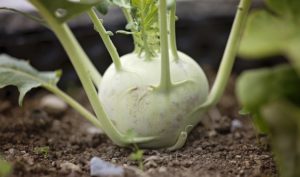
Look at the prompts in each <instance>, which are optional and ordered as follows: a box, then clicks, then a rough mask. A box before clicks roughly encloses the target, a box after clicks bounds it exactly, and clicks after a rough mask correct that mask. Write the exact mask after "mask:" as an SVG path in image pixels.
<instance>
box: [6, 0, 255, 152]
mask: <svg viewBox="0 0 300 177" xmlns="http://www.w3.org/2000/svg"><path fill="white" fill-rule="evenodd" d="M28 1H29V2H30V3H31V4H33V5H34V6H35V7H36V9H37V10H38V12H39V14H40V15H41V18H42V19H38V21H42V22H43V24H44V25H45V26H47V27H48V28H49V29H51V30H52V31H53V32H54V33H55V35H56V36H57V38H58V39H59V41H60V42H61V44H62V46H63V47H64V49H65V51H66V53H67V54H68V56H69V58H70V60H71V63H72V64H73V66H74V68H75V70H76V72H77V74H78V77H79V79H80V81H81V83H82V86H83V88H84V90H85V92H86V94H87V97H88V99H89V101H90V103H91V105H92V108H93V110H94V113H95V115H94V114H93V113H90V112H89V111H87V110H86V109H85V108H84V107H83V106H81V105H80V104H79V103H77V102H76V101H75V100H74V99H73V98H71V97H70V96H68V95H67V94H65V93H64V92H63V91H61V90H60V89H59V88H58V87H57V86H56V84H57V82H58V80H59V77H60V75H61V72H60V71H56V72H39V71H37V70H36V69H34V68H32V67H31V66H30V65H29V64H28V63H27V62H25V61H19V60H15V59H13V58H12V57H10V56H7V55H2V56H1V57H0V88H1V87H4V86H7V85H15V86H17V87H18V89H19V91H20V100H19V102H20V104H21V102H22V100H23V97H24V95H25V94H26V93H27V92H28V91H29V90H31V89H32V88H35V87H40V86H41V87H44V88H46V89H47V90H49V91H51V92H53V93H54V94H56V95H58V96H59V97H61V98H62V99H63V100H64V101H65V102H67V103H68V104H69V105H70V106H71V107H73V108H74V109H76V110H77V111H78V112H79V113H80V114H81V115H82V116H83V117H85V118H86V119H88V120H89V121H91V122H92V123H93V124H94V125H96V126H97V127H99V128H101V129H102V130H103V131H104V132H105V133H106V134H107V136H108V137H109V138H110V139H111V140H112V141H113V142H114V143H115V144H117V145H119V146H128V145H131V144H136V145H138V146H139V147H142V148H169V149H170V150H174V149H178V148H180V147H182V146H183V145H184V143H185V141H186V138H187V135H188V133H189V132H190V131H191V130H192V128H193V127H195V126H196V124H197V123H198V122H199V121H200V120H201V117H202V115H203V114H204V113H205V112H206V111H207V110H208V109H209V108H210V107H212V106H214V105H215V104H216V103H217V102H218V101H219V99H220V97H221V96H222V94H223V91H224V89H225V86H226V83H227V81H228V78H229V76H230V73H231V70H232V66H233V63H234V59H235V56H236V53H237V50H238V44H239V41H240V36H241V33H242V31H243V27H244V24H245V20H246V17H247V13H248V10H249V8H250V5H251V0H241V1H240V4H239V6H238V9H237V14H236V18H235V20H234V23H233V27H232V31H231V34H230V36H229V39H228V43H227V46H226V49H225V52H224V56H223V58H222V62H221V64H220V69H219V72H218V74H217V78H216V80H215V83H214V85H213V86H212V88H211V91H210V92H209V85H208V81H207V78H206V75H205V74H204V72H203V70H202V69H201V68H200V67H199V66H198V65H197V64H196V62H195V61H194V60H193V59H192V58H191V57H189V56H188V55H187V54H184V53H182V52H180V51H178V50H177V46H176V37H175V36H176V34H175V25H176V24H175V21H176V2H175V1H174V0H169V1H167V0H106V1H105V0H51V1H49V0H28ZM109 5H114V6H117V7H119V8H120V9H121V10H122V12H123V13H124V16H125V17H126V20H127V22H128V24H127V25H126V29H125V30H119V31H117V33H122V34H126V35H132V37H133V42H134V46H135V48H134V51H132V52H131V53H129V54H127V55H124V56H122V57H120V56H119V54H118V52H117V49H116V48H115V46H114V44H113V43H112V41H111V39H110V36H111V35H112V34H113V33H112V32H110V31H106V29H105V28H104V25H103V21H102V20H101V19H100V18H99V17H98V14H97V13H98V12H97V10H99V11H100V12H105V11H107V10H108V6H109ZM82 13H86V14H88V16H89V18H90V20H91V21H92V23H93V24H94V28H95V30H96V31H97V32H98V33H99V35H100V37H101V39H102V40H103V43H104V44H105V46H106V48H107V50H108V52H109V54H110V56H111V59H112V61H113V64H112V65H111V66H110V67H109V68H108V69H107V71H106V72H105V73H104V75H103V76H101V74H100V73H99V72H98V71H97V70H96V68H95V66H94V65H93V64H92V63H91V61H90V59H89V58H88V56H87V55H86V53H85V52H84V51H83V49H82V48H81V46H80V45H79V43H78V41H77V40H76V38H75V36H74V35H73V33H72V31H71V30H70V29H69V27H68V25H67V22H68V21H69V20H70V19H73V18H75V17H76V16H78V15H79V14H82ZM33 19H36V18H33ZM128 134H130V136H129V135H128ZM132 135H134V136H132Z"/></svg>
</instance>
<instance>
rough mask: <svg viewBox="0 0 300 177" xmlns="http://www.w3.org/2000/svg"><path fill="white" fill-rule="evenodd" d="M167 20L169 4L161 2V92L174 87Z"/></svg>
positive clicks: (161, 0) (160, 0)
mask: <svg viewBox="0 0 300 177" xmlns="http://www.w3.org/2000/svg"><path fill="white" fill-rule="evenodd" d="M167 18H168V17H167V2H166V0H159V22H160V50H161V79H160V85H159V87H158V88H159V90H161V91H169V89H170V87H171V86H172V82H171V71H170V56H169V43H168V25H167V23H168V22H167V21H168V20H167Z"/></svg>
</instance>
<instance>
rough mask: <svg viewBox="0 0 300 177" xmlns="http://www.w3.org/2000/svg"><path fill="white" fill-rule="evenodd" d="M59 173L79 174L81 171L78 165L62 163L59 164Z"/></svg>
mask: <svg viewBox="0 0 300 177" xmlns="http://www.w3.org/2000/svg"><path fill="white" fill-rule="evenodd" d="M60 168H61V171H63V172H70V171H71V172H80V171H81V169H80V167H79V166H78V165H75V164H74V163H71V162H64V163H61V164H60Z"/></svg>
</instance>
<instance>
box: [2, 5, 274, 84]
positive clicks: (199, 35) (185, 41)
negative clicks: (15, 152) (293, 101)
mask: <svg viewBox="0 0 300 177" xmlns="http://www.w3.org/2000/svg"><path fill="white" fill-rule="evenodd" d="M238 3H239V0H179V1H178V6H177V7H178V10H177V15H178V17H179V21H178V23H177V42H178V48H179V50H181V51H183V52H185V53H187V54H189V55H190V56H191V57H193V58H194V59H195V60H197V62H198V63H199V64H200V65H201V66H204V67H205V66H209V67H211V68H213V69H215V70H217V68H218V66H219V62H220V59H221V57H222V54H223V51H224V48H225V44H226V41H227V38H228V35H229V32H230V28H231V25H232V22H233V19H234V15H235V11H236V8H237V5H238ZM262 4H263V3H262V0H254V4H253V8H259V7H261V6H262ZM3 6H4V7H12V8H16V9H19V10H22V11H26V12H31V13H33V14H36V12H35V10H34V8H33V7H32V6H31V5H30V4H28V3H27V1H26V0H13V1H12V0H0V7H3ZM103 19H104V24H105V26H106V28H107V30H110V31H117V30H120V29H124V27H125V25H126V24H125V19H124V17H123V15H122V13H121V12H120V10H119V9H117V8H111V9H110V11H109V13H108V14H107V15H105V16H103ZM70 26H71V28H72V30H73V32H74V33H75V35H76V37H77V39H78V40H79V42H80V43H81V45H82V46H83V48H84V49H85V51H86V52H87V54H88V55H89V56H90V58H91V59H92V60H93V62H94V63H95V65H96V67H97V68H98V69H99V70H100V72H101V73H103V72H104V71H105V69H106V68H107V67H108V66H109V65H110V63H111V60H110V57H109V55H108V52H107V51H106V49H105V47H104V45H103V43H102V41H101V39H100V37H99V35H98V33H97V32H95V31H94V30H93V26H92V24H91V22H90V21H89V19H88V18H87V16H86V15H84V14H83V15H82V16H80V17H79V18H76V19H74V20H73V21H71V22H70ZM112 40H113V42H114V43H115V45H116V47H117V49H118V51H119V53H120V55H123V54H126V53H128V52H131V51H132V50H133V45H132V42H131V41H132V40H131V37H130V36H126V35H122V34H115V35H114V36H113V37H112ZM0 53H7V54H9V55H12V56H14V57H17V58H23V59H27V60H30V62H31V64H32V65H33V66H35V67H36V68H38V69H39V70H45V71H46V70H55V69H63V72H64V74H63V78H62V81H61V82H60V86H63V87H66V86H68V85H70V84H71V85H73V84H77V83H78V79H77V77H76V74H75V72H74V70H73V68H72V66H71V64H70V62H69V60H68V57H67V56H66V54H65V52H64V50H63V48H62V47H61V45H60V44H59V42H58V40H57V39H56V37H55V36H54V35H53V33H52V32H51V31H50V30H48V29H46V28H44V27H43V26H41V25H40V24H37V23H36V22H34V21H31V20H29V19H26V18H24V17H23V16H21V15H18V14H14V13H11V12H7V11H1V12H0ZM273 62H274V61H270V60H266V61H259V62H250V61H245V60H238V62H237V63H236V66H235V69H234V71H235V72H240V71H241V70H243V69H245V68H252V67H257V66H264V65H269V64H272V63H273Z"/></svg>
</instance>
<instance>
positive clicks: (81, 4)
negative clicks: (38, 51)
mask: <svg viewBox="0 0 300 177" xmlns="http://www.w3.org/2000/svg"><path fill="white" fill-rule="evenodd" d="M29 1H30V2H32V3H33V4H34V3H35V2H38V3H39V4H40V5H42V6H43V7H44V8H45V9H47V10H48V11H49V12H50V14H51V15H52V17H54V18H55V19H56V20H57V21H59V22H61V23H63V22H66V21H68V20H70V19H72V18H74V17H76V16H78V15H80V14H81V13H83V12H85V11H87V10H89V9H91V8H92V7H93V6H97V5H98V4H100V3H101V2H102V1H103V0H51V1H50V0H29Z"/></svg>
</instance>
